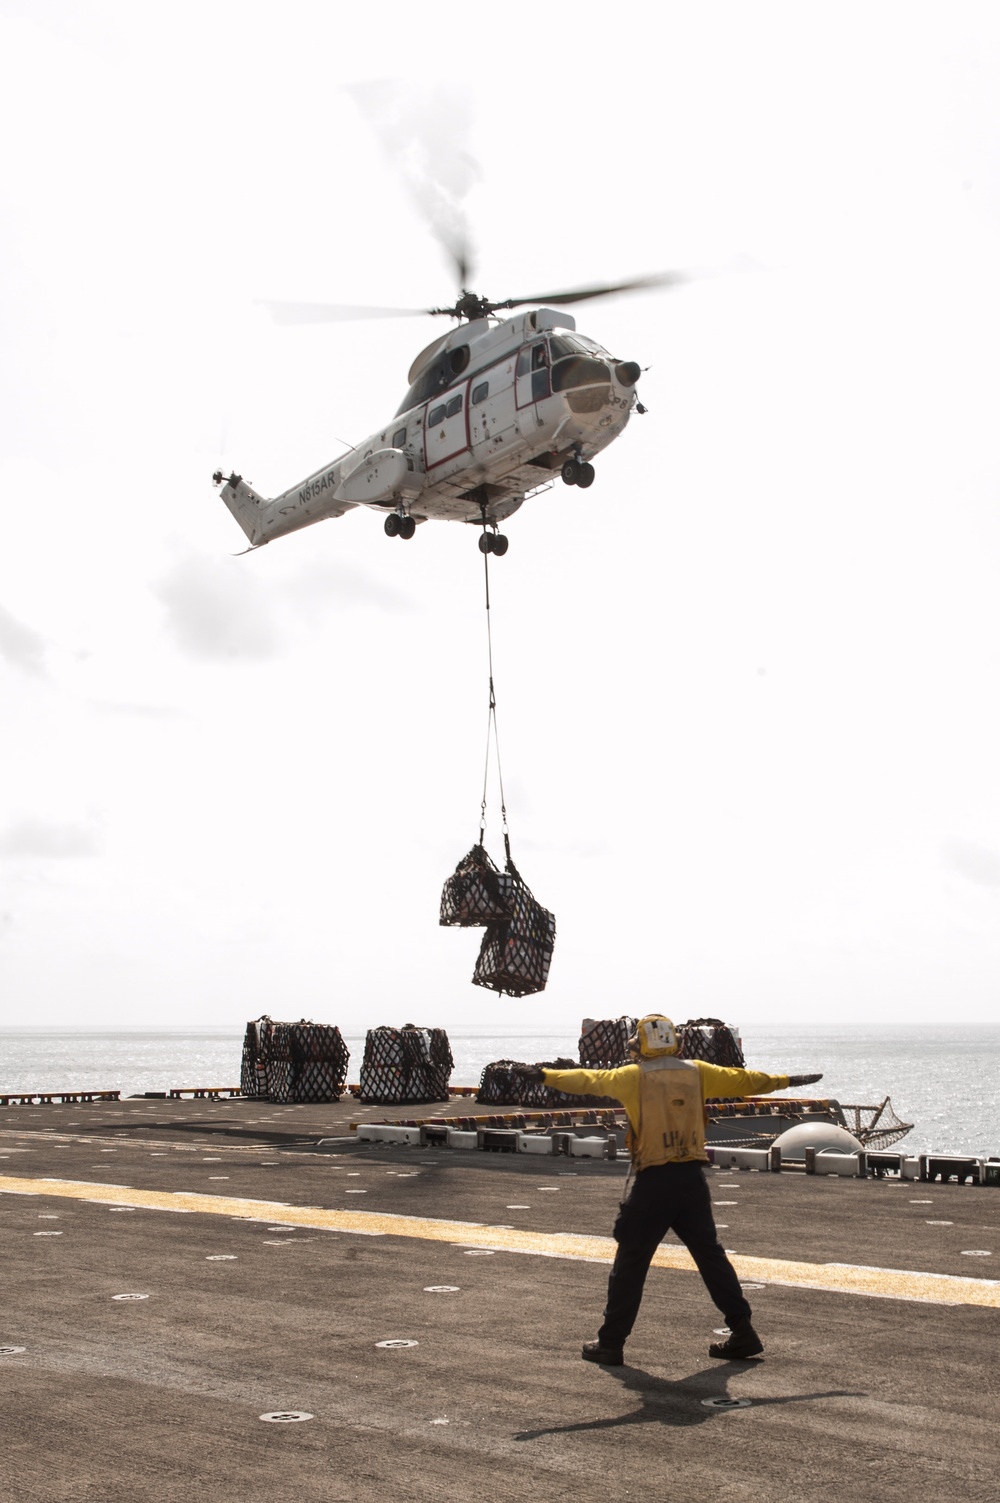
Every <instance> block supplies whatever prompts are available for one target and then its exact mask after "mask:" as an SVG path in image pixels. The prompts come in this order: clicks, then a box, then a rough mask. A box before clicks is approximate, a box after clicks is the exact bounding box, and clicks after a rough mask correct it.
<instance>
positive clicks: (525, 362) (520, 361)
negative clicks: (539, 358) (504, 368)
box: [517, 349, 531, 376]
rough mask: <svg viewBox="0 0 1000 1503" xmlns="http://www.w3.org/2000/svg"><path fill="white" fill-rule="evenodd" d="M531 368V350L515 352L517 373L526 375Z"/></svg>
mask: <svg viewBox="0 0 1000 1503" xmlns="http://www.w3.org/2000/svg"><path fill="white" fill-rule="evenodd" d="M530 369H531V351H530V350H529V349H523V350H518V352H517V374H518V375H519V376H526V375H527V374H528V372H529V371H530Z"/></svg>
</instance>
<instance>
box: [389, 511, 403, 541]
mask: <svg viewBox="0 0 1000 1503" xmlns="http://www.w3.org/2000/svg"><path fill="white" fill-rule="evenodd" d="M402 529H403V518H402V517H398V516H397V515H396V513H395V512H394V511H391V512H390V513H389V515H388V516H387V517H386V519H385V535H386V537H387V538H398V537H399V534H400V532H401V531H402Z"/></svg>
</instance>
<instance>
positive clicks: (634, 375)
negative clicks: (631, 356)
mask: <svg viewBox="0 0 1000 1503" xmlns="http://www.w3.org/2000/svg"><path fill="white" fill-rule="evenodd" d="M615 375H616V376H617V377H618V379H619V381H620V382H621V384H622V385H623V386H634V385H635V383H636V382H637V381H638V379H639V377H640V376H641V375H642V366H641V365H637V364H636V362H635V361H634V360H623V361H622V362H621V364H620V365H616V366H615Z"/></svg>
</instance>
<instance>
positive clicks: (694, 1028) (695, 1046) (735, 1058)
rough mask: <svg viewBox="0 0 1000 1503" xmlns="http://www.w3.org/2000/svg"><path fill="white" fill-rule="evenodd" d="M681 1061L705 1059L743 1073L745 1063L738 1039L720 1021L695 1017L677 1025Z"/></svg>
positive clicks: (710, 1062) (712, 1063)
mask: <svg viewBox="0 0 1000 1503" xmlns="http://www.w3.org/2000/svg"><path fill="white" fill-rule="evenodd" d="M677 1037H678V1039H679V1040H680V1050H679V1051H678V1052H679V1054H680V1057H681V1059H703V1060H704V1061H705V1062H706V1063H707V1064H710V1065H723V1066H725V1067H726V1068H729V1069H739V1070H742V1069H743V1067H744V1064H745V1061H744V1058H743V1050H742V1049H741V1048H740V1045H739V1040H738V1039H737V1037H736V1035H735V1033H734V1032H733V1030H732V1029H731V1028H730V1027H729V1024H728V1023H723V1022H722V1020H721V1019H720V1018H692V1019H691V1020H690V1021H689V1022H687V1023H678V1025H677Z"/></svg>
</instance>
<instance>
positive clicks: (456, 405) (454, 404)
mask: <svg viewBox="0 0 1000 1503" xmlns="http://www.w3.org/2000/svg"><path fill="white" fill-rule="evenodd" d="M461 410H462V398H461V397H452V398H451V401H450V402H449V403H448V405H447V406H446V407H445V409H444V415H445V417H446V418H450V417H455V415H456V414H457V413H459V412H461Z"/></svg>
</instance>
